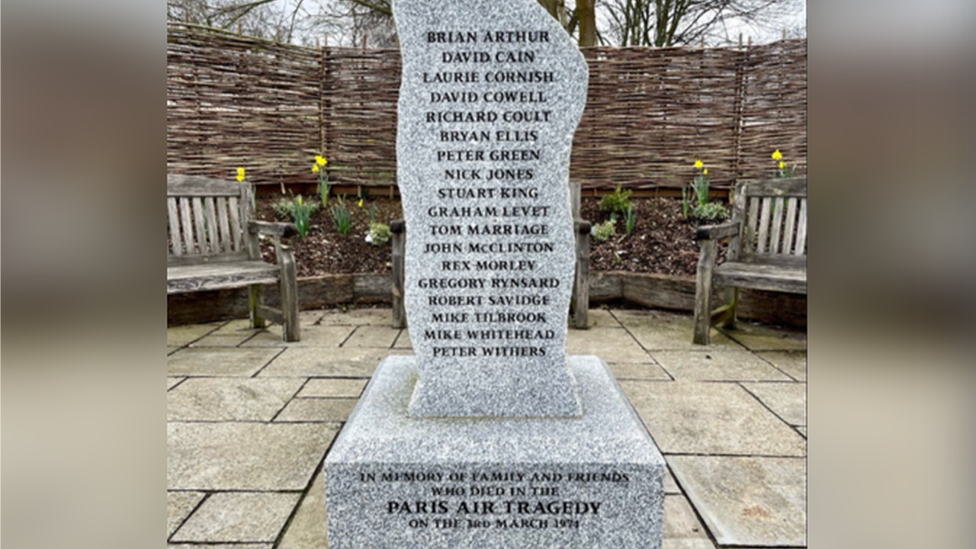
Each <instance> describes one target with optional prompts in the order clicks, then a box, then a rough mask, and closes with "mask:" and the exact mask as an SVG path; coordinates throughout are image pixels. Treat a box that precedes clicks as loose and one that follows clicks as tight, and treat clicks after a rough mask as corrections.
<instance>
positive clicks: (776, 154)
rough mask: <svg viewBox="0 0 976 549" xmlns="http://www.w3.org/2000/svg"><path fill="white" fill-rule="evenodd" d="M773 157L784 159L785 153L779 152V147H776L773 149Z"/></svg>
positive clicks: (774, 158)
mask: <svg viewBox="0 0 976 549" xmlns="http://www.w3.org/2000/svg"><path fill="white" fill-rule="evenodd" d="M772 158H773V160H782V159H783V153H781V152H779V149H776V150H775V151H773V155H772Z"/></svg>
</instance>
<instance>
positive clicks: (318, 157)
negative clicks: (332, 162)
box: [315, 154, 329, 166]
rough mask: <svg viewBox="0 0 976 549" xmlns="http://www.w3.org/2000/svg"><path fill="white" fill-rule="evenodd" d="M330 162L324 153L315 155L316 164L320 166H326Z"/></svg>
mask: <svg viewBox="0 0 976 549" xmlns="http://www.w3.org/2000/svg"><path fill="white" fill-rule="evenodd" d="M328 163H329V161H328V160H326V159H325V157H323V156H322V155H320V154H317V155H315V164H316V165H318V166H325V165H326V164H328Z"/></svg>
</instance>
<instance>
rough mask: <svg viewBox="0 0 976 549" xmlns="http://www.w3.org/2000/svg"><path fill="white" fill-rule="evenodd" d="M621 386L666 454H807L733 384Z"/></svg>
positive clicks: (640, 383) (637, 383)
mask: <svg viewBox="0 0 976 549" xmlns="http://www.w3.org/2000/svg"><path fill="white" fill-rule="evenodd" d="M620 386H621V388H622V389H623V391H624V394H626V395H627V398H629V399H630V402H631V404H632V405H633V406H634V409H635V410H636V411H637V414H638V415H639V416H640V417H641V419H642V420H643V421H644V425H645V426H646V427H647V430H648V431H649V432H650V433H651V436H652V437H654V441H655V442H657V444H658V447H659V448H660V449H661V451H662V452H664V453H665V454H673V453H681V454H685V453H689V454H739V455H776V456H803V455H805V454H806V441H805V440H804V439H803V437H801V436H800V435H799V434H797V433H796V431H794V430H793V429H791V428H790V427H789V426H788V425H786V424H785V423H784V422H783V421H782V420H780V419H779V418H777V417H776V416H775V415H773V414H772V413H771V412H770V411H769V410H767V409H766V408H765V407H763V405H762V404H760V403H759V402H757V401H756V399H755V398H753V397H752V396H751V395H750V394H748V393H747V392H746V390H745V389H743V388H742V387H740V386H738V385H737V384H733V383H708V382H695V381H671V382H664V381H621V382H620ZM679 480H680V479H679Z"/></svg>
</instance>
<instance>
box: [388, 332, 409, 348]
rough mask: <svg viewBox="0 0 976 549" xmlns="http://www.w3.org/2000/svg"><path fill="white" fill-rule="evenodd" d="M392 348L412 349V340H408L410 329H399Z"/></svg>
mask: <svg viewBox="0 0 976 549" xmlns="http://www.w3.org/2000/svg"><path fill="white" fill-rule="evenodd" d="M393 348H394V349H413V341H411V340H410V331H409V330H406V329H405V330H401V331H400V335H399V336H397V338H396V341H394V342H393Z"/></svg>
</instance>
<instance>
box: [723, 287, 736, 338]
mask: <svg viewBox="0 0 976 549" xmlns="http://www.w3.org/2000/svg"><path fill="white" fill-rule="evenodd" d="M725 304H726V305H728V307H729V310H728V312H726V313H725V317H724V318H723V320H722V324H721V326H722V327H723V328H728V329H730V330H734V329H735V323H736V322H737V320H738V319H737V318H736V309H737V307H738V306H739V289H738V288H726V289H725Z"/></svg>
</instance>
